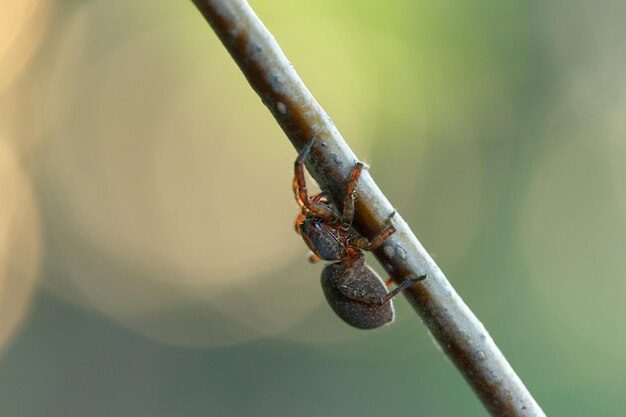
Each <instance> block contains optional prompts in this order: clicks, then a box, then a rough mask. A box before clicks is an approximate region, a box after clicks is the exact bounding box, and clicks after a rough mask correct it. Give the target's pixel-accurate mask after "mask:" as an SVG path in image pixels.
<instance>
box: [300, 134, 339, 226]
mask: <svg viewBox="0 0 626 417" xmlns="http://www.w3.org/2000/svg"><path fill="white" fill-rule="evenodd" d="M313 142H315V136H312V137H311V140H309V142H308V143H307V144H306V145H305V146H304V148H302V151H301V152H300V154H299V155H298V157H297V158H296V162H295V164H294V165H295V166H294V171H295V177H296V178H295V179H296V184H297V187H294V193H295V192H296V191H297V194H298V197H297V198H299V199H300V201H302V204H303V205H304V207H306V208H307V210H309V211H310V212H311V213H313V214H314V215H316V216H318V217H322V218H324V219H330V218H333V217H334V216H335V215H334V213H333V211H332V209H331V208H330V207H327V206H323V205H321V204H319V203H314V202H312V201H310V200H309V196H308V195H307V189H306V181H305V180H304V158H306V156H307V154H308V153H309V151H310V150H311V147H312V146H313Z"/></svg>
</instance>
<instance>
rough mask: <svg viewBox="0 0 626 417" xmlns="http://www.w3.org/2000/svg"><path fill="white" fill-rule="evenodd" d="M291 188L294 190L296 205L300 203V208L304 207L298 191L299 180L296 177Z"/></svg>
mask: <svg viewBox="0 0 626 417" xmlns="http://www.w3.org/2000/svg"><path fill="white" fill-rule="evenodd" d="M291 188H292V189H293V195H294V197H295V198H296V203H298V207H300V208H302V206H304V203H303V202H302V200H301V199H300V193H299V191H298V178H297V177H295V176H294V177H293V181H292V182H291Z"/></svg>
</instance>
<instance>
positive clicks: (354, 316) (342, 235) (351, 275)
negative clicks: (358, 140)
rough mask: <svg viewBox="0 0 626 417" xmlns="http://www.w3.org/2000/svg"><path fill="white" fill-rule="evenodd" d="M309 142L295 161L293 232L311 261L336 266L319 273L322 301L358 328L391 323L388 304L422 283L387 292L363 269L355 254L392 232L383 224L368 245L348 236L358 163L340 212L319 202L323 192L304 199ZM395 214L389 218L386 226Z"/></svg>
mask: <svg viewBox="0 0 626 417" xmlns="http://www.w3.org/2000/svg"><path fill="white" fill-rule="evenodd" d="M314 142H315V138H311V140H310V141H309V143H307V145H306V146H305V147H304V148H303V149H302V151H301V152H300V154H299V155H298V158H297V159H296V162H295V178H294V180H293V191H294V194H295V197H296V201H297V203H298V205H299V206H300V208H301V210H302V211H301V213H300V214H299V215H298V217H297V218H296V232H298V233H299V234H300V235H301V236H302V239H303V240H304V242H305V243H306V245H307V246H308V247H309V249H311V252H312V256H311V260H313V261H315V260H320V259H321V260H325V261H336V262H333V263H331V264H329V265H327V266H326V267H325V268H324V270H323V271H322V289H323V290H324V295H325V296H326V300H327V301H328V303H329V304H330V306H331V307H332V309H333V310H334V311H335V313H336V314H337V315H338V316H339V317H340V318H341V319H342V320H343V321H345V322H346V323H348V324H349V325H351V326H354V327H357V328H360V329H374V328H376V327H380V326H382V325H384V324H388V323H391V322H393V320H394V310H393V304H392V302H391V299H392V298H393V297H394V296H395V295H397V294H398V293H400V291H402V290H404V289H405V288H407V287H408V286H409V285H411V284H412V283H414V282H416V281H419V280H422V279H424V278H426V276H425V275H424V276H421V277H410V278H407V279H405V280H404V282H402V284H400V285H399V286H398V287H396V289H394V290H393V291H392V292H388V291H387V287H386V285H385V283H384V282H383V281H382V280H381V279H380V277H379V276H378V275H377V274H376V272H374V270H373V269H371V268H370V267H369V266H368V265H366V264H365V258H364V256H363V252H361V250H366V251H371V250H374V249H376V248H378V247H379V246H380V245H382V244H383V243H384V241H385V239H387V238H388V237H389V236H391V235H392V234H393V233H394V232H395V231H396V229H395V228H394V227H393V226H392V225H391V224H389V225H388V226H387V227H386V228H385V229H383V230H382V231H381V232H379V233H378V234H377V235H376V236H375V237H374V238H373V239H372V240H371V241H370V240H368V239H366V238H365V237H362V236H355V235H351V234H350V226H351V224H352V219H353V217H354V194H355V191H356V184H357V181H358V179H359V175H360V174H361V170H362V169H363V164H362V163H361V162H358V163H357V164H356V166H355V167H354V169H353V170H352V175H351V176H350V180H349V181H348V185H347V187H346V195H345V196H344V205H343V213H342V215H341V216H338V215H337V214H335V210H334V209H333V207H332V206H331V205H330V203H329V202H328V201H327V200H326V199H325V197H324V196H325V194H326V193H325V192H322V193H320V194H317V195H313V196H310V197H309V196H308V194H307V188H306V182H305V180H304V159H305V157H306V156H307V154H308V153H309V151H310V150H311V147H312V146H313V143H314ZM394 214H395V212H393V213H392V214H391V215H390V216H389V220H388V221H389V222H390V221H391V218H392V217H393V215H394Z"/></svg>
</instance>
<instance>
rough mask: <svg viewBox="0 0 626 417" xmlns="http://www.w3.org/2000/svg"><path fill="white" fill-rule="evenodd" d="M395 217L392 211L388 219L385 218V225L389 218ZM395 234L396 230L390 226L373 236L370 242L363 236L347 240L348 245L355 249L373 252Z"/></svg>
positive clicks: (394, 212) (389, 220)
mask: <svg viewBox="0 0 626 417" xmlns="http://www.w3.org/2000/svg"><path fill="white" fill-rule="evenodd" d="M395 215H396V211H395V210H394V211H393V213H391V214H390V215H389V217H387V223H390V222H391V218H392V217H393V216H395ZM395 232H396V228H395V227H393V225H391V224H390V225H389V226H387V227H385V228H384V229H383V230H381V231H380V232H378V234H377V235H376V236H374V237H373V238H372V240H369V239H368V238H366V237H363V236H354V237H351V238H350V239H348V245H350V246H352V247H355V248H359V249H362V250H366V251H373V250H376V249H378V248H379V247H380V245H382V244H383V242H384V241H385V239H387V238H388V237H389V236H391V235H392V234H394V233H395Z"/></svg>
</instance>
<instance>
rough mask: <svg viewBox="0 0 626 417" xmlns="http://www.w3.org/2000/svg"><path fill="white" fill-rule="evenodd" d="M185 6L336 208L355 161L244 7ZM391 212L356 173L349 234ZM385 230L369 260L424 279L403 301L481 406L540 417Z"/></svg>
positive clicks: (406, 242)
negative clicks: (301, 154) (303, 153)
mask: <svg viewBox="0 0 626 417" xmlns="http://www.w3.org/2000/svg"><path fill="white" fill-rule="evenodd" d="M193 1H194V3H195V4H196V6H197V7H198V9H199V10H200V11H201V12H202V14H203V15H204V17H205V18H206V20H207V21H208V22H209V24H210V25H211V27H212V28H213V30H214V31H215V33H216V34H217V36H218V37H219V38H220V39H221V41H222V43H223V44H224V46H225V47H226V49H227V50H228V52H229V53H230V54H231V56H232V57H233V59H234V60H235V62H237V64H238V65H239V67H240V68H241V71H242V72H243V73H244V75H245V76H246V78H247V79H248V82H249V83H250V85H251V86H252V88H253V89H254V90H255V91H256V92H257V94H258V95H259V96H260V97H261V100H262V101H263V103H264V104H265V105H266V106H267V107H268V108H269V110H270V111H271V112H272V114H273V115H274V117H275V118H276V121H277V122H278V123H279V125H280V126H281V127H282V129H283V130H284V131H285V133H286V134H287V137H288V138H289V140H291V143H292V144H293V145H294V147H295V148H296V150H298V151H299V150H300V149H302V147H303V146H305V144H306V143H307V142H308V140H309V139H310V138H311V136H312V135H315V136H316V137H317V138H318V140H317V141H316V142H315V145H314V146H313V149H312V150H311V152H310V156H309V158H308V161H307V162H308V163H307V168H308V169H309V172H311V175H312V176H313V177H314V178H315V180H316V181H317V182H318V183H319V185H320V187H321V188H322V189H323V190H329V191H330V196H331V197H332V199H333V202H334V203H335V204H337V205H338V207H340V208H341V205H342V203H343V201H342V200H343V198H342V197H343V194H344V190H345V187H346V184H347V182H348V179H349V177H350V172H351V170H352V168H353V167H354V166H355V164H356V162H357V161H358V160H357V158H356V156H355V155H354V153H353V152H352V151H351V150H350V148H349V147H348V145H347V144H346V142H345V141H344V139H343V138H342V137H341V135H340V134H339V132H338V131H337V129H336V128H335V126H334V125H333V123H332V121H331V120H330V118H329V117H328V115H326V113H325V112H324V110H323V109H322V108H321V107H320V105H319V104H318V103H317V102H316V101H315V99H314V98H313V96H312V95H311V93H309V91H308V90H307V89H306V87H305V86H304V84H303V83H302V80H300V78H299V77H298V75H297V74H296V72H295V70H294V68H293V67H292V66H291V64H290V63H289V61H288V60H287V58H286V57H285V56H284V54H283V53H282V51H281V50H280V48H279V47H278V44H277V43H276V41H275V40H274V38H273V37H272V35H271V34H270V33H269V31H268V30H267V29H266V28H265V27H264V26H263V23H261V21H260V20H259V19H258V17H257V16H256V15H255V14H254V12H253V11H252V9H251V8H250V6H249V5H248V4H247V3H246V2H245V1H244V0H193ZM393 210H394V209H393V207H392V206H391V204H390V203H389V201H388V200H387V198H386V197H385V196H384V195H383V193H382V192H381V191H380V189H379V188H378V186H377V185H376V183H375V182H374V180H373V179H372V177H371V176H370V174H369V173H368V172H367V171H366V170H364V171H363V173H362V175H361V177H360V180H359V189H358V191H357V195H356V210H355V219H354V225H355V228H356V230H357V231H358V232H359V233H361V234H362V235H363V236H365V237H370V238H371V237H372V236H374V235H375V234H376V232H378V231H379V230H381V229H382V228H383V227H385V226H386V224H385V221H386V219H387V217H388V216H389V214H390V213H392V212H393ZM393 224H394V226H395V228H396V229H397V231H396V233H395V234H393V235H392V236H391V237H389V239H387V241H386V242H385V244H384V245H383V247H381V248H379V249H378V250H377V251H376V252H375V255H376V257H377V259H378V260H379V261H380V262H381V264H382V265H383V266H384V267H385V269H386V270H387V272H388V273H389V274H390V275H391V276H392V277H394V280H395V281H396V283H401V282H402V281H403V280H404V278H405V277H408V276H421V275H426V276H427V278H426V279H425V280H423V281H420V282H419V283H416V284H415V285H413V286H411V288H410V289H408V290H407V291H405V292H404V294H405V295H406V297H407V298H408V300H409V301H410V303H411V304H412V305H413V307H414V308H415V310H416V311H417V313H418V314H419V315H420V317H421V318H422V320H423V322H424V324H425V325H426V327H427V328H428V329H429V331H430V332H431V333H432V335H433V336H434V338H435V339H436V340H437V342H438V343H439V345H440V346H441V348H442V350H443V351H444V352H445V353H446V355H447V356H448V357H449V358H450V360H451V361H452V362H453V363H454V364H455V365H456V367H457V368H458V369H459V371H460V372H461V374H462V375H463V376H464V377H465V379H466V380H467V382H468V383H469V384H470V386H471V387H472V388H473V390H474V392H475V393H476V394H477V395H478V397H479V398H480V399H481V400H482V402H483V404H484V405H485V407H486V408H487V409H488V410H489V412H490V413H491V414H492V415H493V416H510V417H518V416H545V414H544V413H543V411H542V410H541V408H540V407H539V405H538V404H537V402H536V401H535V400H534V399H533V397H532V396H531V395H530V393H529V392H528V390H527V389H526V387H525V386H524V384H523V383H522V381H521V380H520V378H519V377H518V376H517V374H516V373H515V371H513V369H512V368H511V366H510V365H509V363H508V362H507V361H506V359H505V358H504V356H503V355H502V353H501V352H500V350H499V349H498V347H497V346H496V344H495V343H494V341H493V339H492V338H491V337H490V336H489V334H488V333H487V330H485V327H484V326H483V325H482V323H481V322H480V321H479V320H478V319H477V318H476V316H475V315H474V314H473V313H472V312H471V311H470V309H469V308H468V307H467V305H465V303H464V302H463V300H461V298H460V297H459V295H458V294H457V293H456V291H455V290H454V288H452V286H451V285H450V283H449V282H448V280H447V279H446V277H445V276H444V274H443V272H441V270H440V269H439V267H438V266H437V264H436V263H435V262H434V261H433V259H432V258H431V257H430V255H429V254H428V252H426V250H425V249H424V248H423V247H422V245H421V244H420V242H419V241H418V240H417V238H416V237H415V235H414V234H413V232H412V231H411V229H410V228H409V226H408V225H407V224H406V222H405V221H404V220H403V219H402V218H401V216H400V215H399V214H397V215H396V216H395V217H394V220H393Z"/></svg>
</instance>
